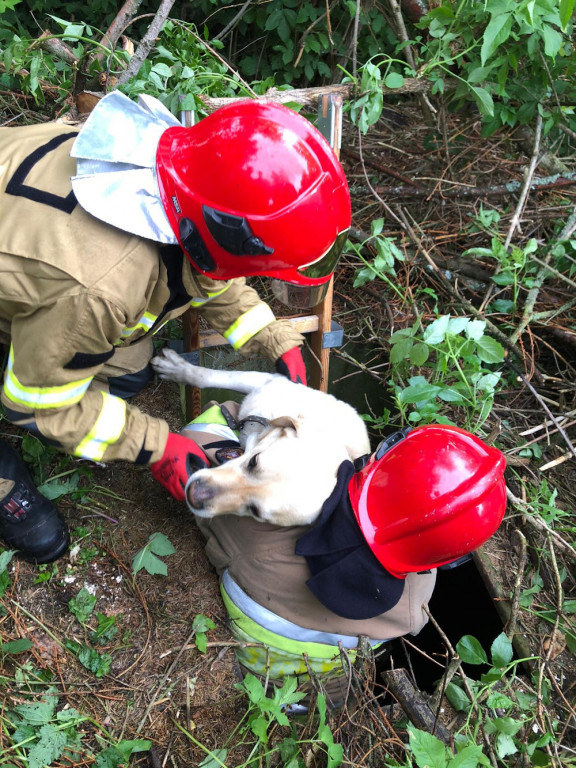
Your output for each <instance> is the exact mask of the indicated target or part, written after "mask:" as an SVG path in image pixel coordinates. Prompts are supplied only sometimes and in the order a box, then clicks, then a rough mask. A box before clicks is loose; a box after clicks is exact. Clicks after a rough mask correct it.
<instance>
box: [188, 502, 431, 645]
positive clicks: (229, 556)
mask: <svg viewBox="0 0 576 768" xmlns="http://www.w3.org/2000/svg"><path fill="white" fill-rule="evenodd" d="M196 523H197V524H198V527H199V528H200V530H201V531H202V533H203V534H204V536H205V537H206V554H207V555H208V559H209V560H210V562H211V563H212V564H213V565H214V567H215V568H216V570H217V571H218V573H219V575H222V574H223V573H224V572H225V571H227V572H228V573H229V575H230V576H231V577H232V578H233V579H234V581H235V582H236V584H238V585H239V586H240V587H241V588H242V589H243V590H244V591H245V592H246V593H247V594H248V595H249V596H250V597H251V598H252V599H253V600H255V601H256V603H258V604H259V605H261V606H264V607H265V608H267V609H268V610H270V611H273V612H274V613H275V614H278V615H279V616H281V617H282V618H284V619H287V620H288V621H291V622H293V623H294V624H297V625H299V626H301V627H306V628H309V629H315V630H320V631H323V632H334V633H338V634H345V635H366V636H367V637H369V638H373V639H375V640H390V639H393V638H396V637H401V636H403V635H407V634H417V633H418V632H419V631H420V630H421V629H422V627H423V626H424V625H425V624H426V623H427V621H428V617H427V615H426V613H425V612H424V609H423V607H422V606H423V605H427V604H428V602H429V600H430V598H431V596H432V592H433V591H434V585H435V583H436V571H432V572H429V573H425V574H419V573H410V574H408V576H407V577H406V581H405V583H404V591H403V593H402V596H401V598H400V600H399V601H398V603H397V604H396V605H395V606H394V607H393V608H391V609H390V610H388V611H386V613H383V614H382V615H380V616H376V617H375V618H372V619H345V618H343V617H342V616H337V615H336V614H335V613H333V612H332V611H330V610H329V609H328V608H326V607H325V606H324V605H322V603H320V602H319V600H317V599H316V597H315V596H314V595H313V594H312V592H311V591H310V590H309V589H308V587H307V586H306V580H307V579H308V578H309V576H310V572H309V570H308V565H307V563H306V560H305V559H304V558H303V557H300V556H299V555H296V554H295V553H294V548H295V546H296V542H297V540H298V539H299V538H300V536H302V535H303V534H304V533H305V532H306V531H307V530H308V527H307V526H290V527H286V528H280V527H278V526H275V525H270V523H261V522H258V521H257V520H254V519H252V518H251V517H235V516H234V515H222V516H220V517H214V518H210V519H203V518H196Z"/></svg>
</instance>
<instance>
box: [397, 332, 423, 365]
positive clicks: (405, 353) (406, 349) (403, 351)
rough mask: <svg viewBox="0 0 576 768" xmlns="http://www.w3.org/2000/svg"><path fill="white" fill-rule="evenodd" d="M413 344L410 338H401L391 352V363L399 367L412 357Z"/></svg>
mask: <svg viewBox="0 0 576 768" xmlns="http://www.w3.org/2000/svg"><path fill="white" fill-rule="evenodd" d="M413 344H414V342H413V341H412V339H411V338H410V337H409V336H404V337H400V338H399V339H398V341H397V342H396V343H395V344H393V346H392V349H391V350H390V362H391V363H392V365H398V363H401V362H402V360H406V359H407V358H408V357H409V356H410V352H411V350H412V346H413ZM426 349H428V347H426Z"/></svg>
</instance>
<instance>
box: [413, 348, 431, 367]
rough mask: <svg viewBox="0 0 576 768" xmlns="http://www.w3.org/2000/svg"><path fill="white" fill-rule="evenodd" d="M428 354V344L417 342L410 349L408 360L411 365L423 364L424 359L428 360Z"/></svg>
mask: <svg viewBox="0 0 576 768" xmlns="http://www.w3.org/2000/svg"><path fill="white" fill-rule="evenodd" d="M429 355H430V349H429V348H428V345H427V344H422V342H418V344H414V346H413V347H412V349H411V350H410V362H411V363H412V365H417V366H421V365H424V363H425V362H426V360H428V357H429Z"/></svg>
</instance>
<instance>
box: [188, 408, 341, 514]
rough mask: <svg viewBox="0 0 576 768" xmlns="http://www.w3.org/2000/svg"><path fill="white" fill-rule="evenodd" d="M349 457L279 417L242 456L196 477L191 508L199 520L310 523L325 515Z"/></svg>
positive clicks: (191, 484)
mask: <svg viewBox="0 0 576 768" xmlns="http://www.w3.org/2000/svg"><path fill="white" fill-rule="evenodd" d="M346 458H347V456H346V455H345V454H344V453H343V452H342V450H341V449H335V447H334V446H333V445H323V441H322V439H321V436H320V435H317V434H312V433H311V432H310V431H303V429H302V425H301V424H300V423H297V422H296V421H294V420H293V419H290V418H286V417H283V418H281V419H275V420H272V421H271V422H270V427H269V428H267V429H266V430H265V431H264V432H263V434H262V435H260V437H259V438H258V439H257V440H256V442H255V444H254V445H252V446H251V447H250V448H249V449H248V450H247V451H246V453H244V455H243V456H240V457H239V458H237V459H233V460H232V461H229V462H228V463H226V464H223V465H222V466H220V467H215V468H213V469H201V470H199V471H198V472H196V473H195V474H194V475H192V477H191V478H190V481H189V483H188V486H187V500H188V505H189V506H190V508H191V509H192V510H193V511H194V513H195V514H196V515H198V517H206V518H209V517H216V516H217V515H231V514H234V515H240V516H243V517H245V516H250V517H254V518H255V519H256V520H259V521H261V522H267V523H272V524H274V525H282V526H286V525H307V524H308V523H311V522H313V521H314V520H315V519H316V517H317V516H318V514H319V513H320V510H321V508H322V504H323V503H324V501H325V500H326V499H327V498H328V496H329V495H330V493H331V492H332V490H333V488H334V485H335V482H336V473H337V470H338V467H339V465H340V463H341V462H342V461H344V460H345V459H346Z"/></svg>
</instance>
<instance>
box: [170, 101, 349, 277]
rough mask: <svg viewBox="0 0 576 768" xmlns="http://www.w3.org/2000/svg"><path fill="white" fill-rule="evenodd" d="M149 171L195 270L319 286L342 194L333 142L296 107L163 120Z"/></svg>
mask: <svg viewBox="0 0 576 768" xmlns="http://www.w3.org/2000/svg"><path fill="white" fill-rule="evenodd" d="M156 170H157V174H158V182H159V186H160V193H161V198H162V203H163V206H164V209H165V211H166V214H167V216H168V220H169V222H170V225H171V227H172V229H173V231H174V234H175V235H176V237H177V238H178V241H179V242H180V244H181V246H182V247H183V249H184V250H185V251H186V253H187V255H188V257H189V259H190V260H191V261H192V263H193V265H194V266H195V267H196V269H197V270H198V271H199V272H201V273H202V274H205V275H208V276H209V277H213V278H216V279H223V280H224V279H225V280H227V279H230V278H234V277H242V276H248V275H267V276H270V277H274V278H278V279H280V280H283V281H287V282H288V283H293V284H295V285H296V286H301V287H302V288H305V287H315V286H325V285H327V283H328V281H329V279H330V277H331V275H332V274H333V272H334V268H335V266H336V263H337V261H338V258H339V257H340V253H341V252H342V248H343V247H344V242H345V239H346V233H347V231H348V229H349V227H350V193H349V190H348V184H347V182H346V177H345V175H344V171H343V169H342V166H341V165H340V163H339V162H338V159H337V157H336V155H335V153H334V151H333V150H332V148H331V147H330V145H329V144H328V142H327V141H326V139H325V138H324V137H323V136H322V134H321V133H320V132H319V131H318V130H317V129H316V128H315V127H314V126H313V125H312V124H311V123H310V122H309V121H308V120H307V119H306V118H304V117H303V116H302V115H299V114H297V113H296V112H294V111H293V110H291V109H288V108H287V107H283V106H281V105H278V104H266V103H261V102H258V101H255V100H250V99H242V100H240V101H237V102H234V103H233V104H230V105H228V106H225V107H221V108H220V109H218V110H216V111H215V112H213V113H212V114H210V115H208V116H207V117H205V118H203V119H202V120H200V121H199V122H198V123H197V124H196V125H194V126H192V127H190V128H185V127H171V128H168V129H167V130H166V131H165V132H164V133H163V134H162V136H161V138H160V142H159V145H158V151H157V167H156Z"/></svg>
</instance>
